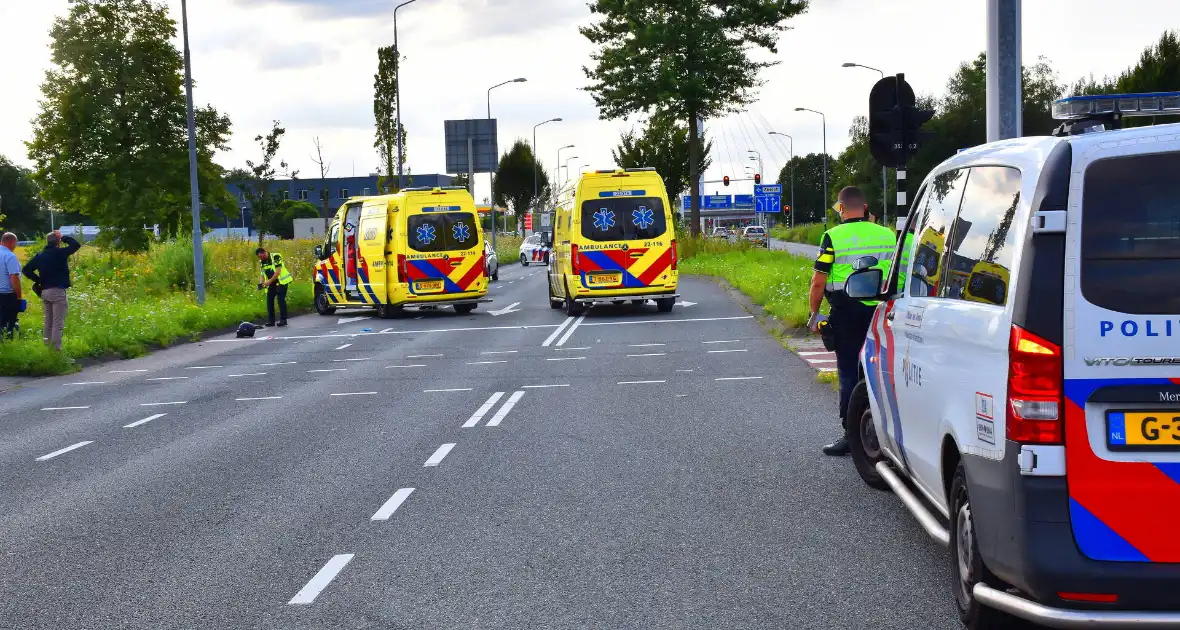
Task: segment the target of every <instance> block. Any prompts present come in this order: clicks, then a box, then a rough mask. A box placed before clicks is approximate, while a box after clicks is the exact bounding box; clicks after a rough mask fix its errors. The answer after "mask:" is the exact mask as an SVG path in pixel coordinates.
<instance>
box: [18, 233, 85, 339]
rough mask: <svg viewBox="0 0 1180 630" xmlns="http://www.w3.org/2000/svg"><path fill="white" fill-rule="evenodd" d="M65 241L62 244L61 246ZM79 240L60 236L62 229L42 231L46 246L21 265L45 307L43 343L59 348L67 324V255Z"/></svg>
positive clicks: (68, 278)
mask: <svg viewBox="0 0 1180 630" xmlns="http://www.w3.org/2000/svg"><path fill="white" fill-rule="evenodd" d="M62 243H65V247H62V246H61V245H62ZM81 248H82V244H81V243H79V242H78V241H76V240H74V237H72V236H62V234H61V230H54V231H52V232H50V233H49V234H46V235H45V249H43V250H41V253H39V254H37V255H36V256H33V259H32V260H30V261H29V262H28V263H27V264H26V265H25V268H24V274H25V277H26V278H28V279H29V280H32V281H33V283H34V284H33V286H34V291H35V290H36V287H38V286H40V289H41V292H40V294H39V295H40V296H41V301H42V302H43V303H44V308H45V343H46V344H48V345H49V347H50V348H53V349H54V350H57V351H58V352H60V351H61V337H62V334H63V333H64V332H65V327H66V312H67V311H68V310H69V302H68V300H67V298H66V291H67V290H69V288H70V263H69V259H70V256H73V255H74V254H75V253H76V252H77V251H78V250H79V249H81Z"/></svg>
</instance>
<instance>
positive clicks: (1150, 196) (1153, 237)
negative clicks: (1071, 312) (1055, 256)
mask: <svg viewBox="0 0 1180 630" xmlns="http://www.w3.org/2000/svg"><path fill="white" fill-rule="evenodd" d="M1177 173H1180V153H1158V154H1154V155H1137V156H1130V157H1120V158H1109V159H1105V160H1100V161H1097V162H1095V163H1093V164H1091V165H1090V167H1089V168H1088V169H1087V170H1086V178H1085V190H1084V192H1083V202H1082V205H1083V207H1082V251H1081V259H1082V261H1081V266H1082V269H1081V274H1082V295H1083V296H1084V297H1085V298H1086V300H1088V301H1089V302H1090V303H1092V304H1095V305H1097V306H1101V307H1103V308H1106V309H1110V310H1112V311H1118V312H1121V313H1131V314H1138V315H1162V314H1176V313H1180V178H1178V177H1177Z"/></svg>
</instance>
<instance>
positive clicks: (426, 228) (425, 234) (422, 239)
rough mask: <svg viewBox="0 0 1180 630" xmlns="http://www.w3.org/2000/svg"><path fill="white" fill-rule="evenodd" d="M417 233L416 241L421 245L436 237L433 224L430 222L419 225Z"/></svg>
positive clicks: (431, 241) (430, 241) (429, 242)
mask: <svg viewBox="0 0 1180 630" xmlns="http://www.w3.org/2000/svg"><path fill="white" fill-rule="evenodd" d="M417 233H418V242H419V243H422V244H423V245H429V244H431V243H433V242H434V239H435V238H437V237H436V236H435V234H434V226H433V225H430V224H426V225H422V226H419V227H418V230H417Z"/></svg>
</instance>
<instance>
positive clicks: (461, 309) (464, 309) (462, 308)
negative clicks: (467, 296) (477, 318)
mask: <svg viewBox="0 0 1180 630" xmlns="http://www.w3.org/2000/svg"><path fill="white" fill-rule="evenodd" d="M475 307H476V305H475V304H456V305H455V312H456V313H458V314H460V315H467V314H468V313H470V312H471V311H474V310H475Z"/></svg>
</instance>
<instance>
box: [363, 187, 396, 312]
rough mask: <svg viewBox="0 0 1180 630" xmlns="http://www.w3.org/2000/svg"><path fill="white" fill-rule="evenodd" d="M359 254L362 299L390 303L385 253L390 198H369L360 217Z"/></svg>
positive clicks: (387, 245)
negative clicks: (387, 291)
mask: <svg viewBox="0 0 1180 630" xmlns="http://www.w3.org/2000/svg"><path fill="white" fill-rule="evenodd" d="M359 232H360V248H359V250H360V257H359V260H358V263H357V275H358V279H359V280H360V283H359V286H358V289H359V292H360V294H361V301H363V302H365V303H366V304H387V303H389V296H388V294H387V293H386V269H385V267H386V254H385V252H386V251H387V250H388V249H389V201H388V200H386V199H378V200H372V201H366V202H365V205H364V207H363V208H362V209H361V217H360V230H359Z"/></svg>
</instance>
